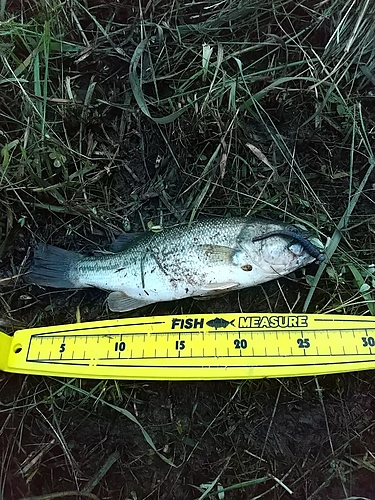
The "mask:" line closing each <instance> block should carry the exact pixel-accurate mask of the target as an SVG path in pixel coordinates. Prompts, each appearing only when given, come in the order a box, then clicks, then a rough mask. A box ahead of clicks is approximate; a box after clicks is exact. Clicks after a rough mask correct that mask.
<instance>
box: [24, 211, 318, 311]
mask: <svg viewBox="0 0 375 500" xmlns="http://www.w3.org/2000/svg"><path fill="white" fill-rule="evenodd" d="M119 242H120V243H119ZM117 247H118V249H119V250H121V251H118V252H116V253H108V254H103V255H100V256H87V255H82V254H80V253H76V252H72V251H68V250H63V249H61V248H57V247H54V246H50V245H44V244H40V245H39V246H38V247H37V249H36V251H35V254H34V263H33V265H32V267H31V269H30V271H29V273H28V274H27V275H26V276H25V279H26V281H28V282H30V283H35V284H38V285H42V286H50V287H56V288H85V287H97V288H101V289H104V290H108V291H111V292H112V293H110V294H109V296H108V305H109V308H110V309H111V310H112V311H118V312H124V311H131V310H132V309H137V308H138V307H142V306H145V305H147V304H153V303H156V302H164V301H169V300H176V299H182V298H185V297H198V296H200V297H204V296H210V295H215V294H221V293H223V292H225V291H231V290H239V289H242V288H247V287H250V286H254V285H259V284H260V283H265V282H266V281H270V280H273V279H275V278H278V277H280V276H284V275H286V274H289V273H291V272H292V271H295V270H296V269H298V268H300V267H303V266H305V265H307V264H309V263H311V262H313V261H315V260H322V259H323V254H322V253H321V251H320V250H319V249H318V248H317V247H315V246H314V245H313V244H312V243H311V242H310V241H309V240H308V239H307V238H306V237H305V236H304V235H303V234H301V232H300V230H299V229H297V228H296V227H294V226H291V225H286V224H282V223H279V222H276V223H272V222H267V221H261V220H254V219H245V218H228V219H223V218H218V219H208V220H202V221H198V222H196V223H194V224H192V225H191V226H190V227H187V226H177V227H171V228H168V229H164V230H163V231H161V232H158V233H153V232H146V233H144V234H142V235H141V236H137V237H133V238H132V237H131V236H129V235H124V236H123V237H122V238H121V237H120V239H119V240H118V242H117Z"/></svg>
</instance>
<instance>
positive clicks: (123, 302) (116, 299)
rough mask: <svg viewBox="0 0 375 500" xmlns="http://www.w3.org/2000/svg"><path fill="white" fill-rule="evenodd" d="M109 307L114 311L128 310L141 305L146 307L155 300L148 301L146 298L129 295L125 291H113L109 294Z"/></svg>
mask: <svg viewBox="0 0 375 500" xmlns="http://www.w3.org/2000/svg"><path fill="white" fill-rule="evenodd" d="M107 301H108V307H109V308H110V310H111V311H113V312H127V311H132V310H133V309H138V308H140V307H145V306H147V305H149V304H153V303H154V302H147V301H146V300H141V299H134V298H132V297H128V296H127V295H126V293H124V292H111V293H110V294H109V295H108V299H107Z"/></svg>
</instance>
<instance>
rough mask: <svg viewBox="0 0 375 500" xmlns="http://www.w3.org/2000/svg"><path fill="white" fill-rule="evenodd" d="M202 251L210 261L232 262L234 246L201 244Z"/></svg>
mask: <svg viewBox="0 0 375 500" xmlns="http://www.w3.org/2000/svg"><path fill="white" fill-rule="evenodd" d="M201 248H202V251H203V253H204V254H205V255H206V256H207V257H208V258H209V259H210V260H212V262H217V263H225V262H229V263H232V259H233V255H234V253H235V252H236V250H235V249H234V248H230V247H225V246H223V245H201Z"/></svg>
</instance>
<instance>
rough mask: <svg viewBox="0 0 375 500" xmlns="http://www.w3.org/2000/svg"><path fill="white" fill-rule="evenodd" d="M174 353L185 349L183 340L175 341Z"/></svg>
mask: <svg viewBox="0 0 375 500" xmlns="http://www.w3.org/2000/svg"><path fill="white" fill-rule="evenodd" d="M175 347H176V351H183V350H184V349H185V347H186V346H185V340H176V344H175Z"/></svg>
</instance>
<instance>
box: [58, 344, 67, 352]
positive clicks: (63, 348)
mask: <svg viewBox="0 0 375 500" xmlns="http://www.w3.org/2000/svg"><path fill="white" fill-rule="evenodd" d="M65 346H66V344H60V350H59V352H65Z"/></svg>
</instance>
